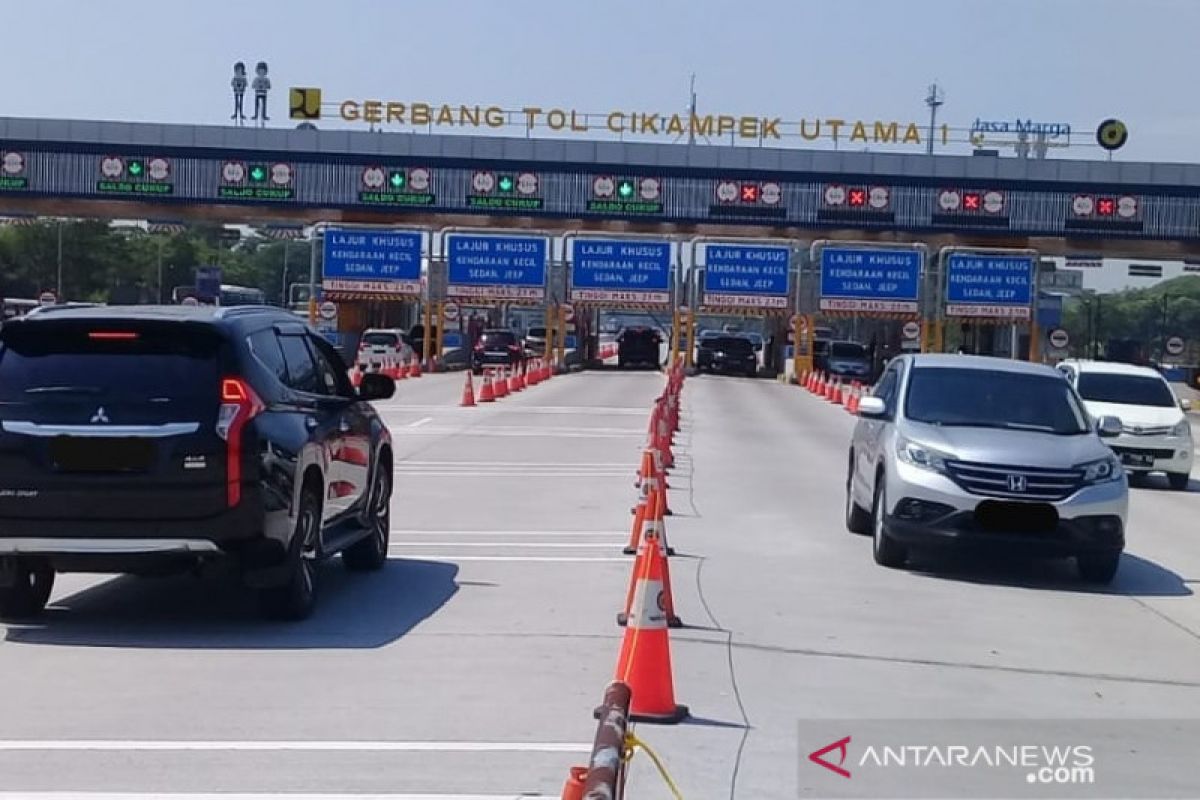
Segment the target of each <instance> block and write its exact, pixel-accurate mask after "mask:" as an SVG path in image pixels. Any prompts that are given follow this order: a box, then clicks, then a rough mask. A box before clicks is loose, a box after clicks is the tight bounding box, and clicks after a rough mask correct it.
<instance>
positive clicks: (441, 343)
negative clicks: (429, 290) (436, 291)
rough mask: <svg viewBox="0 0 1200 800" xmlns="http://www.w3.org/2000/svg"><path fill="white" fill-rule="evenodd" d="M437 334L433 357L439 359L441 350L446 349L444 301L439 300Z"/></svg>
mask: <svg viewBox="0 0 1200 800" xmlns="http://www.w3.org/2000/svg"><path fill="white" fill-rule="evenodd" d="M436 327H437V336H436V337H435V341H436V344H437V346H436V347H435V348H434V353H435V358H437V359H441V357H442V352H443V351H444V350H445V349H446V303H445V301H443V300H439V301H438V303H437V326H436Z"/></svg>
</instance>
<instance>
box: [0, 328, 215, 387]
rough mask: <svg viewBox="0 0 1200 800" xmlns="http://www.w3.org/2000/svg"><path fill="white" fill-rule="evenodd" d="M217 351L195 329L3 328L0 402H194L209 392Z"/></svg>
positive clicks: (211, 338) (207, 334)
mask: <svg viewBox="0 0 1200 800" xmlns="http://www.w3.org/2000/svg"><path fill="white" fill-rule="evenodd" d="M219 352H220V339H219V338H218V337H217V335H216V333H215V332H213V331H211V330H209V329H205V328H201V327H195V326H188V327H185V326H183V325H178V324H172V325H169V326H163V325H146V324H144V323H139V324H136V325H129V324H121V323H120V322H113V323H106V324H100V323H90V324H86V325H80V324H75V323H71V324H65V323H64V324H53V325H51V324H47V323H41V322H39V323H37V324H35V325H6V326H5V327H4V329H3V330H0V402H29V401H31V400H35V399H37V398H38V397H71V398H74V397H79V396H85V397H86V396H94V397H97V398H102V399H104V400H109V401H112V400H118V399H120V400H138V401H153V400H185V399H188V398H195V397H196V396H197V395H198V394H199V393H201V392H204V393H205V394H207V393H210V392H212V391H215V390H216V386H217V380H218V375H219Z"/></svg>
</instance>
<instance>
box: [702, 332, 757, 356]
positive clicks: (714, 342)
mask: <svg viewBox="0 0 1200 800" xmlns="http://www.w3.org/2000/svg"><path fill="white" fill-rule="evenodd" d="M704 346H705V347H708V348H710V349H712V350H724V351H725V352H727V353H753V352H754V343H753V342H751V341H750V340H749V339H744V338H742V337H740V336H718V337H716V338H713V339H711V340H709V341H708V342H705V345H704Z"/></svg>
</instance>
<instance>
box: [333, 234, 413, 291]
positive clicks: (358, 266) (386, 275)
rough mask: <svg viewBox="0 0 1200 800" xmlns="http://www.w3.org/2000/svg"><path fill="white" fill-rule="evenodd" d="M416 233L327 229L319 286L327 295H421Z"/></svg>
mask: <svg viewBox="0 0 1200 800" xmlns="http://www.w3.org/2000/svg"><path fill="white" fill-rule="evenodd" d="M423 238H424V237H423V235H422V234H421V233H420V232H419V231H384V230H366V229H363V228H357V229H356V228H328V229H326V231H325V251H324V255H325V260H324V266H323V268H322V274H323V277H322V279H321V285H322V287H323V289H324V291H327V292H367V293H370V294H386V295H412V294H420V292H421V247H422V242H423Z"/></svg>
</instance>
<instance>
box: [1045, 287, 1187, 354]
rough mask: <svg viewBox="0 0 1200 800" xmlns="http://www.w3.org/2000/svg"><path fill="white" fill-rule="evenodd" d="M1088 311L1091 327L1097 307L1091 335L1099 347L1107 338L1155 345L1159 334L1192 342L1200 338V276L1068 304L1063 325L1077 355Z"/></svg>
mask: <svg viewBox="0 0 1200 800" xmlns="http://www.w3.org/2000/svg"><path fill="white" fill-rule="evenodd" d="M1164 298H1166V299H1165V303H1164ZM1089 308H1091V311H1092V320H1093V325H1094V324H1095V317H1096V309H1097V308H1099V317H1100V322H1099V326H1098V331H1093V336H1094V337H1095V338H1096V339H1097V340H1098V341H1099V342H1100V346H1101V348H1103V346H1104V343H1105V342H1107V341H1108V340H1109V339H1135V340H1138V341H1141V342H1143V343H1147V344H1152V343H1153V344H1159V343H1160V339H1161V337H1162V336H1163V335H1166V336H1183V337H1184V338H1185V339H1195V338H1197V337H1200V275H1182V276H1180V277H1178V278H1172V279H1171V280H1168V281H1163V282H1162V283H1159V284H1157V285H1156V286H1152V287H1150V288H1147V289H1127V290H1125V291H1123V292H1115V293H1113V294H1106V295H1103V296H1100V297H1095V296H1093V297H1091V298H1085V299H1083V300H1077V301H1075V302H1072V303H1070V304H1069V305H1068V307H1067V309H1066V310H1065V313H1064V315H1063V325H1064V327H1065V328H1066V329H1067V332H1068V333H1070V335H1071V341H1072V343H1073V346H1076V347H1078V348H1080V352H1082V348H1083V347H1084V346H1085V345H1086V343H1087V338H1088V311H1089ZM1164 310H1165V315H1164ZM1164 323H1165V324H1164Z"/></svg>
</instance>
